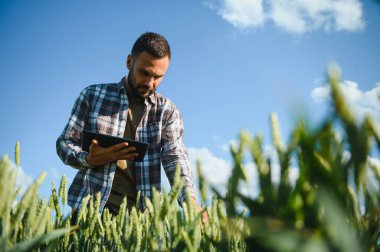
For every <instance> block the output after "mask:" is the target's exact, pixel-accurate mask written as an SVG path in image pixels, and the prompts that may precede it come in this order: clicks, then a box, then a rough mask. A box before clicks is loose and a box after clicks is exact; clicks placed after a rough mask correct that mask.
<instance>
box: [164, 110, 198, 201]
mask: <svg viewBox="0 0 380 252" xmlns="http://www.w3.org/2000/svg"><path fill="white" fill-rule="evenodd" d="M183 131H184V130H183V121H182V118H181V115H180V112H179V110H178V109H176V108H175V107H174V110H173V111H172V114H171V115H169V117H168V120H167V123H166V125H164V127H163V132H162V152H161V160H162V165H163V168H164V171H165V173H166V175H167V177H168V180H169V183H170V185H173V183H174V176H175V171H176V168H177V164H178V165H180V168H181V177H182V178H184V180H185V184H184V187H183V189H182V191H181V194H180V196H179V198H178V201H179V203H180V204H181V203H182V202H183V201H184V200H185V198H186V190H188V192H189V194H190V196H191V197H193V198H194V199H195V200H196V199H197V197H196V194H195V190H194V186H193V178H192V173H191V169H190V162H189V157H188V153H187V150H186V148H185V145H184V143H183Z"/></svg>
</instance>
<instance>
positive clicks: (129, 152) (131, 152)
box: [86, 139, 138, 167]
mask: <svg viewBox="0 0 380 252" xmlns="http://www.w3.org/2000/svg"><path fill="white" fill-rule="evenodd" d="M135 150H136V148H135V147H128V143H127V142H124V143H119V144H116V145H114V146H111V147H107V148H104V147H101V146H100V145H99V142H98V141H97V140H95V139H93V140H92V143H91V145H90V151H89V152H88V155H87V157H86V161H87V163H88V164H90V165H92V166H94V167H96V166H100V165H105V164H108V163H109V162H112V161H116V160H128V161H133V160H134V159H135V157H137V156H138V154H137V153H136V152H135Z"/></svg>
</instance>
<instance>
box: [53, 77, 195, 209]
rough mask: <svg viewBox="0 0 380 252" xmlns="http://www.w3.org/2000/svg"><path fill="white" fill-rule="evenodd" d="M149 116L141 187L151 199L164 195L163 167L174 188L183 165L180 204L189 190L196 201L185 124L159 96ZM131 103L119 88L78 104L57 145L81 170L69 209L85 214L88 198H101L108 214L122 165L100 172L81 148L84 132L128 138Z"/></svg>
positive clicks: (86, 94)
mask: <svg viewBox="0 0 380 252" xmlns="http://www.w3.org/2000/svg"><path fill="white" fill-rule="evenodd" d="M145 106H146V110H145V113H144V115H143V116H142V119H141V122H140V124H139V125H138V127H137V130H136V140H137V141H142V142H147V143H149V147H148V150H147V153H146V155H145V158H144V160H143V161H142V162H136V163H135V169H136V187H137V190H138V191H141V201H140V206H141V208H142V209H143V208H145V201H144V200H143V199H144V197H149V198H150V197H151V196H152V195H153V194H152V190H153V187H155V188H156V189H157V190H161V163H162V166H163V168H164V171H165V173H166V175H167V177H168V180H169V182H170V184H171V185H172V184H173V179H174V173H175V170H176V167H177V164H179V165H180V166H181V176H182V177H183V178H184V179H185V185H184V188H183V190H182V192H181V194H180V197H179V199H178V200H179V201H180V202H182V201H183V200H184V198H185V195H186V194H185V189H187V190H189V193H190V195H191V196H192V197H194V198H195V199H196V195H195V191H194V187H193V179H192V174H191V170H190V165H189V158H188V154H187V151H186V148H185V146H184V143H183V122H182V118H181V115H180V112H179V110H178V109H177V108H176V107H175V106H174V104H173V103H172V102H171V101H170V100H168V99H166V98H164V97H163V96H161V95H160V94H158V93H154V94H152V95H150V96H149V97H148V98H147V99H145ZM127 113H128V98H127V95H126V91H125V88H124V85H123V79H122V80H121V81H120V82H119V83H109V84H98V85H91V86H88V87H87V88H85V89H84V90H83V91H82V92H81V93H80V95H79V97H78V98H77V100H76V101H75V104H74V107H73V109H72V112H71V116H70V118H69V122H68V123H67V125H66V127H65V128H64V130H63V132H62V134H61V135H60V137H59V138H58V139H57V153H58V155H59V157H60V158H61V159H62V161H63V162H64V163H65V164H67V165H70V166H72V167H74V168H76V169H78V170H79V171H78V173H77V174H76V176H75V178H74V180H73V183H72V184H71V186H70V188H69V192H68V204H69V205H70V206H71V207H72V208H74V209H79V208H80V206H81V203H82V200H83V198H85V197H86V196H87V195H89V194H91V195H95V194H96V193H98V192H100V194H101V201H100V211H103V208H104V205H105V204H106V202H107V200H108V197H109V195H110V192H111V188H112V182H113V179H114V176H115V170H116V161H114V162H110V163H109V164H107V165H105V166H103V167H97V168H94V167H92V166H91V165H89V164H88V163H87V162H86V156H87V154H88V153H87V152H85V151H83V150H82V148H81V145H80V143H81V133H82V131H83V130H89V131H93V132H98V133H103V134H108V135H113V136H118V137H123V135H124V130H125V126H126V121H127Z"/></svg>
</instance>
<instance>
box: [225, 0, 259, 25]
mask: <svg viewBox="0 0 380 252" xmlns="http://www.w3.org/2000/svg"><path fill="white" fill-rule="evenodd" d="M218 14H219V15H220V16H222V18H223V19H225V20H227V21H228V22H230V23H231V24H232V25H234V26H235V27H238V28H242V29H246V28H252V27H257V26H262V25H263V24H264V21H265V14H264V8H263V1H262V0H253V1H252V0H224V1H223V4H222V6H221V7H220V8H219V9H218Z"/></svg>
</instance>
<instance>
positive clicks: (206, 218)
mask: <svg viewBox="0 0 380 252" xmlns="http://www.w3.org/2000/svg"><path fill="white" fill-rule="evenodd" d="M191 200H192V202H193V203H194V206H195V210H196V211H197V213H199V212H202V211H203V209H202V207H201V206H200V205H198V203H197V201H196V200H195V199H194V198H193V197H191ZM202 223H203V224H205V225H207V224H208V215H207V212H206V211H203V212H202Z"/></svg>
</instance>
